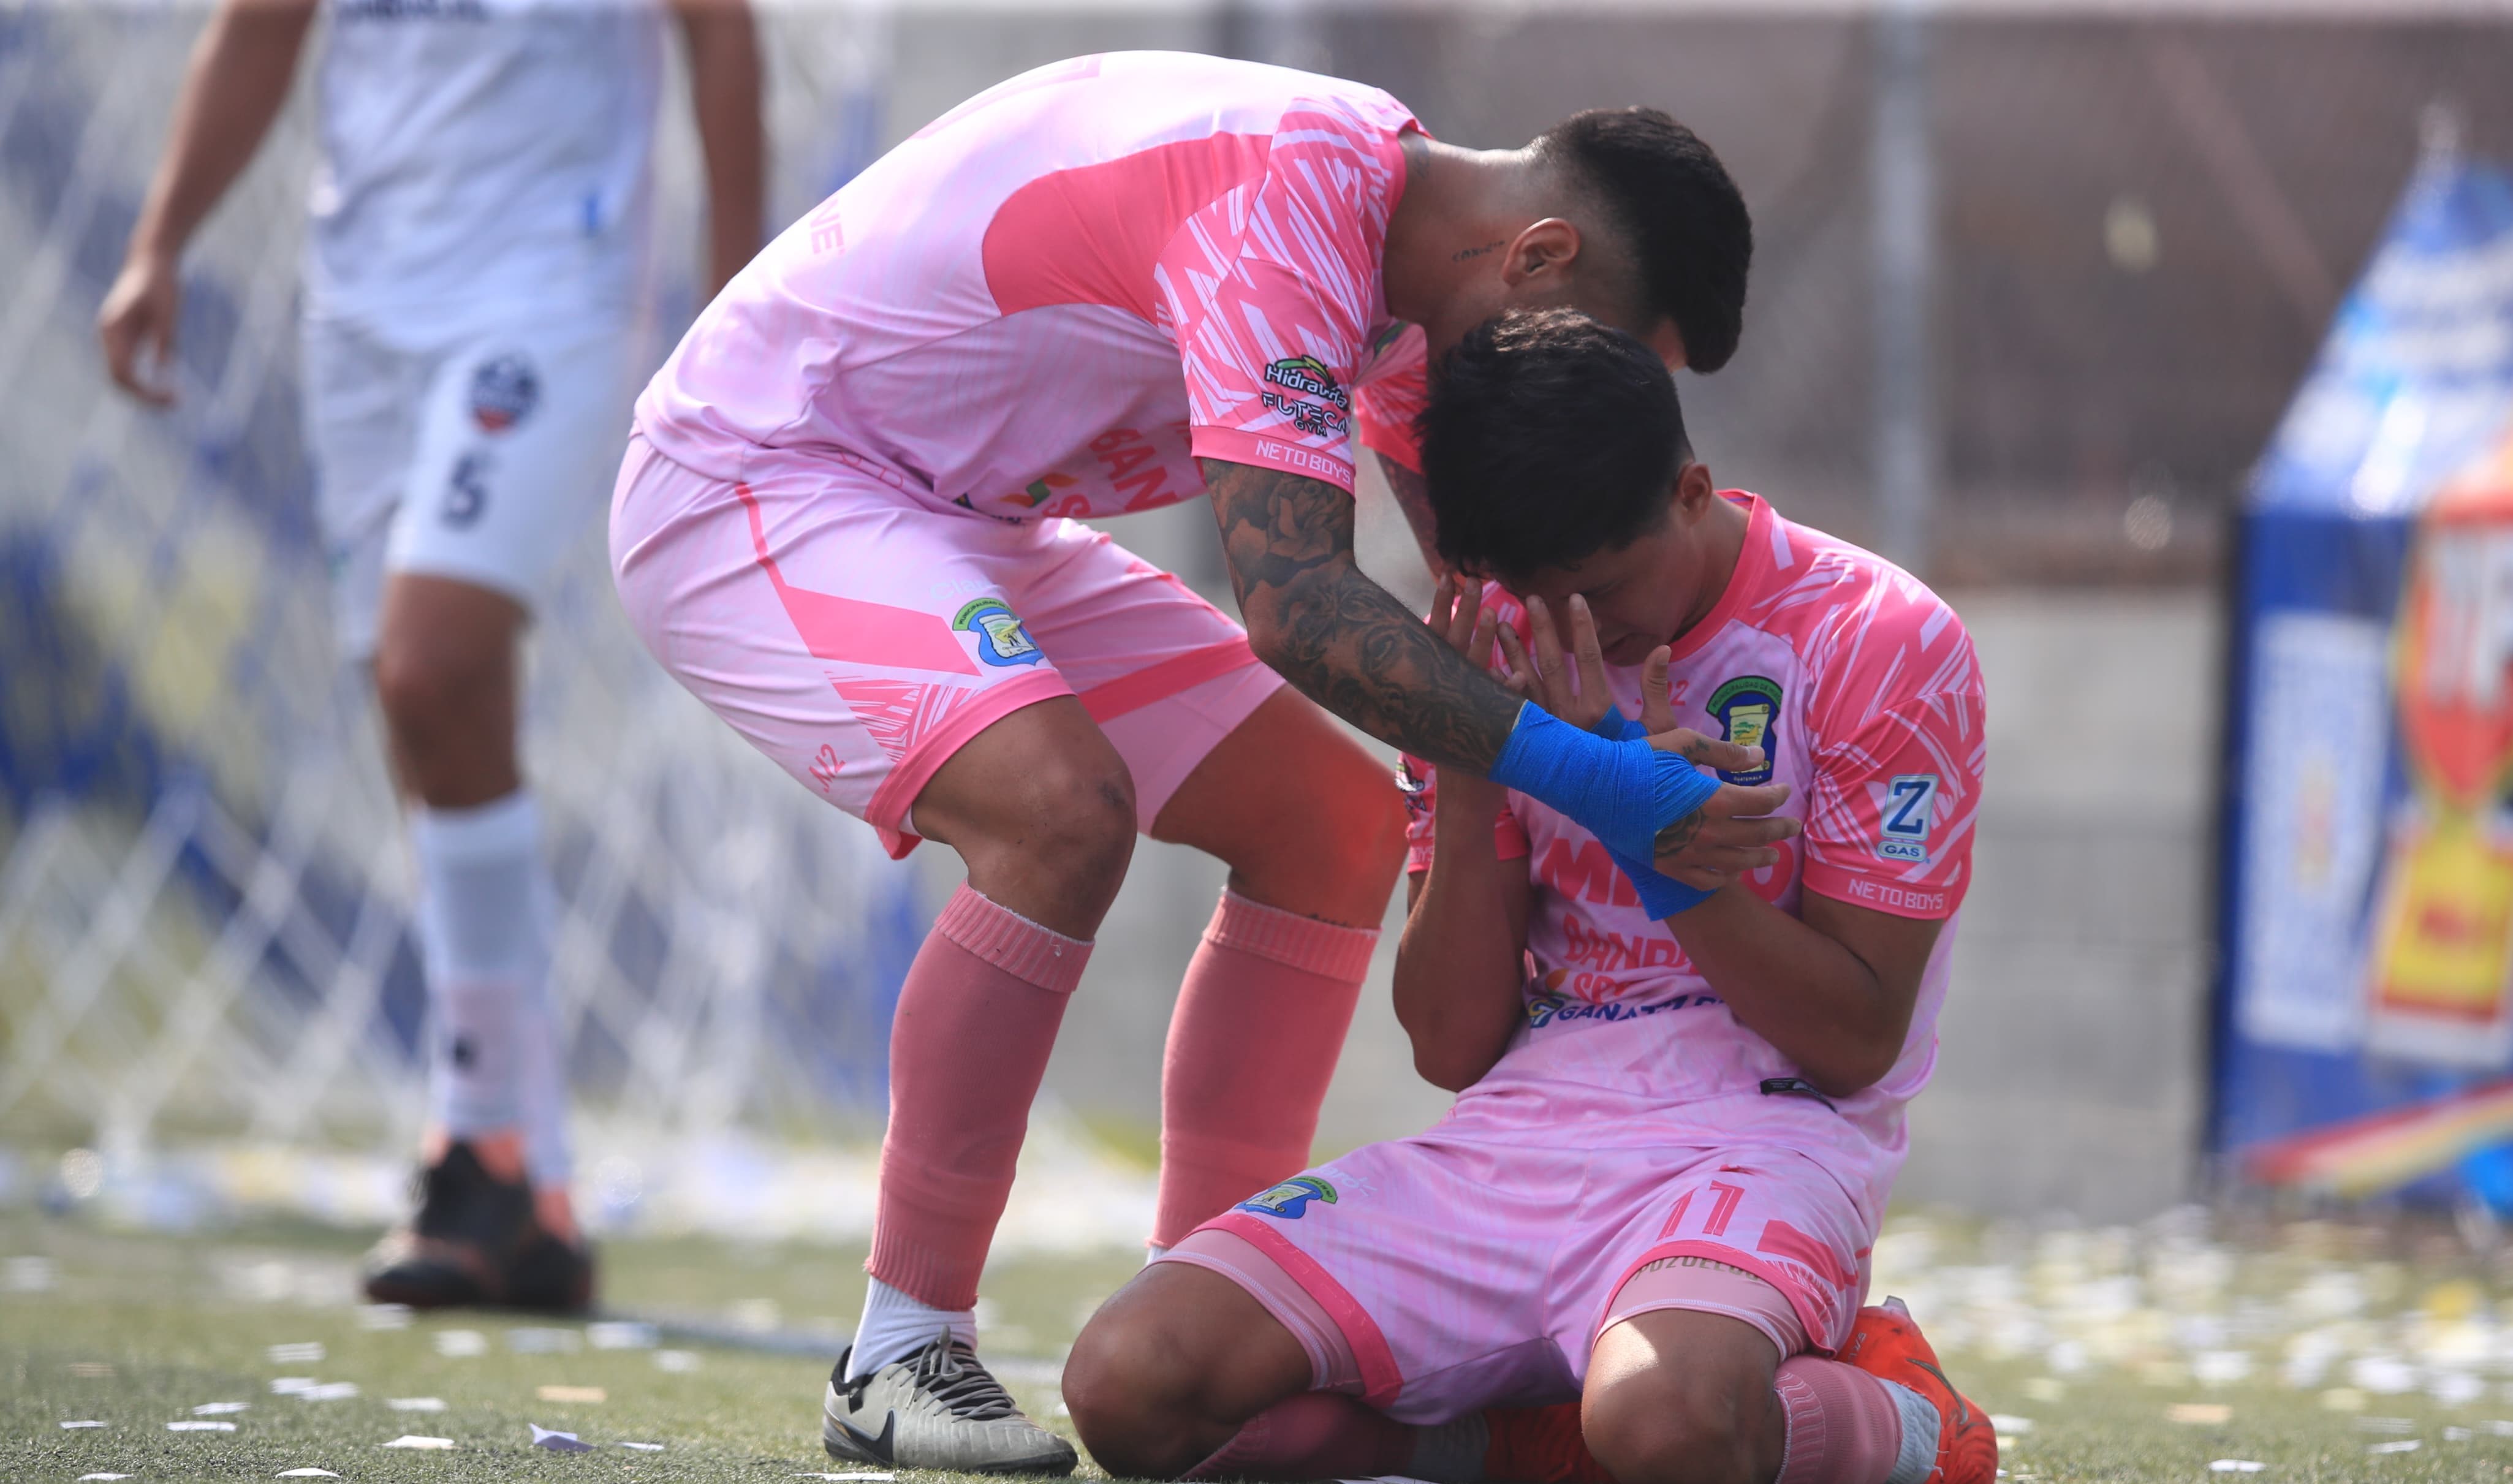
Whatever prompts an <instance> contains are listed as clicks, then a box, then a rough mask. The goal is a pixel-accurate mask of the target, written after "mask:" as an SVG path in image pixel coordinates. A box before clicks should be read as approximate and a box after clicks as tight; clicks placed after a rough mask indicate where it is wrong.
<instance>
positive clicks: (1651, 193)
mask: <svg viewBox="0 0 2513 1484" xmlns="http://www.w3.org/2000/svg"><path fill="white" fill-rule="evenodd" d="M1535 147H1536V151H1537V152H1538V153H1539V154H1541V155H1545V156H1549V157H1551V158H1553V159H1556V160H1558V161H1560V162H1561V163H1562V164H1563V165H1565V166H1567V167H1568V168H1569V170H1570V171H1571V173H1572V176H1573V179H1574V180H1576V181H1577V182H1578V184H1579V185H1581V186H1583V187H1585V188H1586V190H1587V191H1588V192H1589V193H1590V194H1591V195H1592V196H1593V197H1594V199H1595V200H1596V202H1597V204H1598V206H1599V207H1600V208H1601V209H1602V210H1603V211H1604V212H1605V213H1606V216H1607V219H1608V221H1609V222H1610V223H1611V224H1612V225H1613V226H1614V227H1615V228H1616V230H1617V231H1618V232H1619V233H1620V234H1621V236H1622V239H1623V241H1624V242H1625V244H1626V245H1628V247H1629V249H1630V251H1631V255H1632V261H1633V265H1634V267H1635V268H1636V270H1637V271H1638V273H1639V275H1640V291H1641V294H1642V296H1643V298H1644V300H1645V301H1646V304H1645V307H1646V308H1647V309H1648V311H1649V312H1651V313H1654V314H1657V315H1662V316H1664V317H1665V318H1667V319H1671V320H1673V321H1675V327H1676V330H1677V331H1678V332H1679V333H1680V334H1682V335H1683V337H1684V359H1685V365H1686V366H1688V367H1690V368H1691V369H1692V370H1695V371H1702V372H1709V371H1717V370H1718V369H1719V368H1720V367H1722V366H1725V365H1727V364H1728V358H1729V357H1730V356H1732V355H1735V353H1736V340H1737V337H1738V336H1739V335H1741V334H1742V333H1743V331H1744V325H1745V270H1746V268H1747V267H1748V265H1750V263H1751V262H1752V261H1753V257H1754V222H1753V218H1752V217H1751V216H1750V215H1748V214H1747V212H1746V210H1745V198H1744V196H1743V195H1741V194H1740V193H1739V192H1738V191H1737V189H1736V182H1735V180H1730V179H1729V178H1728V169H1727V167H1726V166H1724V165H1722V164H1720V163H1719V156H1717V155H1715V154H1713V153H1711V151H1710V146H1709V145H1707V144H1705V143H1703V142H1701V140H1700V137H1699V136H1697V135H1695V133H1694V132H1693V131H1692V130H1690V129H1687V128H1686V127H1684V126H1683V125H1682V124H1679V123H1677V122H1676V121H1675V120H1674V119H1673V118H1671V117H1669V116H1668V115H1667V114H1665V113H1662V112H1660V111H1658V110H1657V109H1655V108H1591V109H1589V110H1588V111H1587V112H1585V113H1575V114H1573V115H1572V116H1571V117H1569V118H1567V119H1564V120H1563V121H1562V122H1560V123H1558V124H1556V125H1554V126H1553V127H1552V128H1550V129H1547V130H1545V131H1544V132H1543V133H1542V134H1539V135H1537V136H1536V145H1535Z"/></svg>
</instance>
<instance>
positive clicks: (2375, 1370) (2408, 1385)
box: [2347, 1355, 2417, 1396]
mask: <svg viewBox="0 0 2513 1484" xmlns="http://www.w3.org/2000/svg"><path fill="white" fill-rule="evenodd" d="M2347 1384H2349V1385H2351V1386H2354V1387H2355V1388H2356V1389H2358V1390H2359V1391H2371V1392H2373V1394H2374V1395H2376V1396H2398V1395H2400V1394H2401V1393H2403V1392H2407V1391H2413V1390H2415V1389H2416V1388H2417V1368H2416V1367H2415V1366H2413V1365H2411V1364H2409V1363H2408V1362H2407V1361H2405V1360H2402V1359H2401V1358H2400V1357H2398V1356H2397V1355H2368V1356H2365V1357H2364V1358H2363V1359H2361V1360H2358V1361H2355V1362H2354V1363H2352V1364H2351V1365H2349V1366H2348V1367H2347Z"/></svg>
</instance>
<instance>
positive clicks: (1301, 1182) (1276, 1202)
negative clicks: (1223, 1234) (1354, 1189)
mask: <svg viewBox="0 0 2513 1484" xmlns="http://www.w3.org/2000/svg"><path fill="white" fill-rule="evenodd" d="M1311 1201H1324V1202H1326V1203H1327V1204H1328V1205H1330V1206H1332V1205H1334V1204H1335V1203H1336V1187H1335V1186H1333V1185H1330V1184H1328V1183H1326V1182H1325V1181H1322V1180H1320V1179H1318V1178H1317V1177H1316V1176H1314V1175H1295V1176H1293V1177H1292V1178H1291V1179H1290V1180H1287V1181H1285V1182H1283V1183H1281V1184H1279V1185H1276V1186H1275V1187H1274V1188H1272V1189H1270V1190H1259V1191H1257V1193H1256V1194H1255V1195H1252V1196H1250V1197H1248V1198H1247V1199H1246V1200H1244V1201H1241V1202H1240V1203H1239V1209H1240V1210H1242V1211H1253V1212H1255V1213H1256V1214H1257V1215H1258V1216H1274V1217H1280V1218H1282V1219H1283V1220H1284V1221H1287V1222H1296V1221H1298V1220H1299V1219H1300V1218H1301V1217H1303V1216H1306V1215H1308V1212H1309V1202H1311Z"/></svg>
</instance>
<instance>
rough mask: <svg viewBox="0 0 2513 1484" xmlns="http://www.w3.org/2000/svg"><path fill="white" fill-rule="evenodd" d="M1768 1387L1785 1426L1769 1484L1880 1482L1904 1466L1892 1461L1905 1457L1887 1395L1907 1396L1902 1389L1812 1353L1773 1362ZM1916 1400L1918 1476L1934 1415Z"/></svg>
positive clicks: (1895, 1409) (1898, 1416)
mask: <svg viewBox="0 0 2513 1484" xmlns="http://www.w3.org/2000/svg"><path fill="white" fill-rule="evenodd" d="M1773 1384H1774V1387H1775V1389H1776V1390H1777V1391H1778V1392H1779V1394H1780V1409H1781V1411H1782V1413H1783V1414H1785V1416H1786V1418H1787V1424H1786V1425H1787V1428H1788V1445H1787V1451H1786V1452H1785V1453H1784V1454H1783V1455H1782V1456H1781V1460H1780V1472H1779V1477H1778V1478H1776V1479H1775V1480H1774V1481H1773V1484H1887V1481H1888V1480H1896V1479H1898V1478H1899V1477H1900V1475H1901V1473H1902V1472H1904V1471H1905V1470H1904V1468H1903V1467H1900V1466H1897V1465H1906V1464H1908V1463H1910V1462H1911V1461H1910V1460H1906V1459H1904V1457H1903V1455H1904V1453H1905V1452H1906V1450H1905V1449H1904V1448H1903V1446H1902V1443H1903V1431H1904V1428H1903V1408H1902V1407H1901V1405H1900V1404H1899V1402H1898V1399H1897V1398H1896V1397H1895V1394H1894V1393H1895V1392H1896V1391H1900V1392H1901V1393H1902V1394H1903V1395H1904V1396H1912V1393H1911V1392H1910V1391H1909V1390H1908V1389H1907V1388H1905V1387H1901V1386H1896V1385H1895V1384H1892V1383H1891V1382H1887V1381H1885V1380H1883V1379H1881V1378H1879V1377H1875V1376H1870V1375H1868V1374H1867V1373H1866V1372H1865V1371H1862V1370H1859V1369H1858V1368H1857V1367H1855V1366H1846V1365H1843V1364H1842V1363H1841V1362H1840V1361H1837V1360H1819V1359H1817V1358H1815V1356H1813V1355H1799V1356H1795V1357H1793V1358H1791V1359H1788V1360H1783V1361H1781V1362H1780V1369H1779V1372H1778V1374H1777V1375H1776V1376H1775V1378H1774V1382H1773ZM1913 1400H1914V1401H1917V1400H1918V1398H1917V1397H1916V1396H1914V1397H1913ZM1919 1405H1920V1406H1921V1407H1923V1408H1927V1409H1928V1412H1929V1416H1928V1424H1929V1426H1928V1437H1927V1439H1926V1442H1927V1448H1926V1451H1925V1453H1923V1454H1919V1455H1918V1458H1919V1459H1921V1460H1923V1461H1924V1462H1923V1464H1922V1467H1921V1470H1920V1472H1921V1474H1923V1475H1924V1474H1925V1473H1926V1472H1927V1468H1928V1465H1930V1464H1934V1463H1935V1459H1936V1441H1937V1438H1936V1413H1935V1409H1934V1408H1931V1407H1929V1404H1928V1403H1927V1402H1924V1401H1923V1402H1919ZM1913 1477H1914V1478H1917V1477H1919V1475H1914V1476H1913Z"/></svg>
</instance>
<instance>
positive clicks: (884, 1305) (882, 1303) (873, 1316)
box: [847, 1276, 977, 1381]
mask: <svg viewBox="0 0 2513 1484" xmlns="http://www.w3.org/2000/svg"><path fill="white" fill-rule="evenodd" d="M864 1284H865V1286H864V1306H863V1319H862V1320H861V1322H859V1323H858V1324H857V1325H856V1344H855V1348H854V1349H853V1350H852V1351H850V1352H848V1355H847V1380H849V1381H853V1380H855V1379H856V1378H857V1377H858V1376H868V1375H870V1374H871V1373H873V1372H875V1371H878V1370H880V1369H881V1368H882V1367H883V1366H886V1365H888V1364H890V1363H891V1362H892V1361H894V1360H905V1359H906V1358H907V1357H908V1356H910V1355H913V1354H915V1353H916V1352H917V1351H919V1350H921V1349H923V1348H925V1347H926V1346H927V1345H929V1344H933V1343H934V1337H935V1336H937V1335H939V1334H941V1333H942V1332H943V1331H945V1330H948V1331H950V1332H951V1334H952V1335H953V1336H955V1337H957V1338H958V1339H960V1340H963V1341H966V1342H967V1343H968V1344H970V1345H971V1346H973V1347H974V1346H975V1345H976V1344H977V1310H976V1309H973V1308H936V1307H935V1306H934V1305H933V1304H927V1303H925V1302H924V1301H923V1300H921V1299H911V1298H909V1297H908V1296H907V1295H905V1294H902V1293H900V1292H899V1291H898V1289H895V1288H893V1287H891V1286H890V1285H889V1284H887V1283H884V1282H883V1281H881V1280H880V1279H879V1278H874V1277H869V1276H868V1277H866V1279H865V1280H864Z"/></svg>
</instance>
